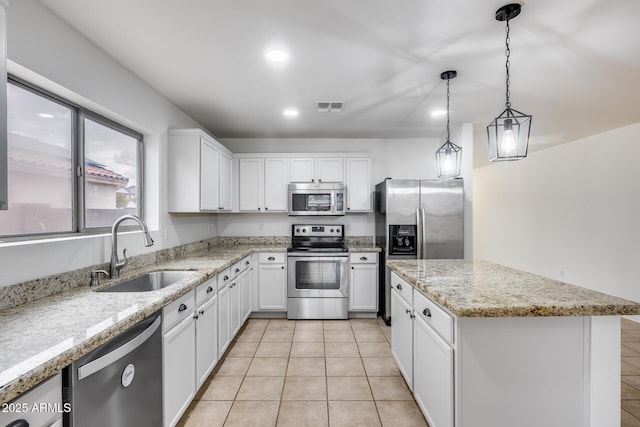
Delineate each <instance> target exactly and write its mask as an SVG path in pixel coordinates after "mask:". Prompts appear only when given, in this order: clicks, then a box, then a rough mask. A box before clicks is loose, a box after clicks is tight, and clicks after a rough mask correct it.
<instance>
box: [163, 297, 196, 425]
mask: <svg viewBox="0 0 640 427" xmlns="http://www.w3.org/2000/svg"><path fill="white" fill-rule="evenodd" d="M194 308H195V299H194V292H193V291H191V292H189V293H187V294H186V295H183V296H182V297H180V298H179V299H177V300H176V301H174V302H172V303H171V304H169V305H167V306H166V307H165V308H163V309H162V318H163V328H162V329H163V335H162V391H163V411H164V414H163V420H164V421H163V423H164V425H165V426H175V425H176V424H177V422H178V420H179V419H180V417H181V416H182V414H183V413H184V411H186V409H187V407H188V406H189V403H190V402H191V400H192V399H193V397H194V396H195V392H196V353H195V352H196V334H195V331H196V324H195V319H194ZM176 321H177V322H178V323H175V322H176ZM165 325H167V326H165ZM170 325H172V326H170Z"/></svg>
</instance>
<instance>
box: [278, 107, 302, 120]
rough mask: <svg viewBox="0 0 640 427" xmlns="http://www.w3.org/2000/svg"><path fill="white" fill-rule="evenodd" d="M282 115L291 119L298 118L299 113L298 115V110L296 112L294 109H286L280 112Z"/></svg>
mask: <svg viewBox="0 0 640 427" xmlns="http://www.w3.org/2000/svg"><path fill="white" fill-rule="evenodd" d="M282 114H283V115H284V116H285V117H289V118H293V117H298V115H299V114H300V113H298V110H296V109H295V108H286V109H284V110H282Z"/></svg>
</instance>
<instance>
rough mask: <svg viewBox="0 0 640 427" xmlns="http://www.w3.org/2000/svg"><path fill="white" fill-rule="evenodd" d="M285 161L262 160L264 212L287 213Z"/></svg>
mask: <svg viewBox="0 0 640 427" xmlns="http://www.w3.org/2000/svg"><path fill="white" fill-rule="evenodd" d="M286 167H287V159H264V210H265V211H267V212H286V211H287V169H286Z"/></svg>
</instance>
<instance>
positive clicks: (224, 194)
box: [219, 151, 233, 211]
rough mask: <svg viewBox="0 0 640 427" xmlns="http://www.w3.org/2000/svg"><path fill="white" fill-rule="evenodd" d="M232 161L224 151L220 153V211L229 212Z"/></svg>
mask: <svg viewBox="0 0 640 427" xmlns="http://www.w3.org/2000/svg"><path fill="white" fill-rule="evenodd" d="M232 162H233V161H232V159H231V156H230V155H229V154H227V153H226V152H225V151H220V206H219V208H220V210H221V211H230V210H231V184H232V182H231V180H232V176H233V175H232V173H231V169H232V166H231V165H232Z"/></svg>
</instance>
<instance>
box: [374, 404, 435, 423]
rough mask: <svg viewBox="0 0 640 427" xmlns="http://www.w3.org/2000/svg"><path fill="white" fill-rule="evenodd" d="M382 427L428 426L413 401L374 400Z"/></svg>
mask: <svg viewBox="0 0 640 427" xmlns="http://www.w3.org/2000/svg"><path fill="white" fill-rule="evenodd" d="M376 406H377V407H378V414H379V415H380V420H381V421H382V426H383V427H420V426H424V427H428V424H427V421H426V420H425V419H424V416H423V415H422V412H421V411H420V408H418V405H417V404H416V402H415V401H413V400H411V401H388V400H387V401H383V400H379V401H376Z"/></svg>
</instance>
